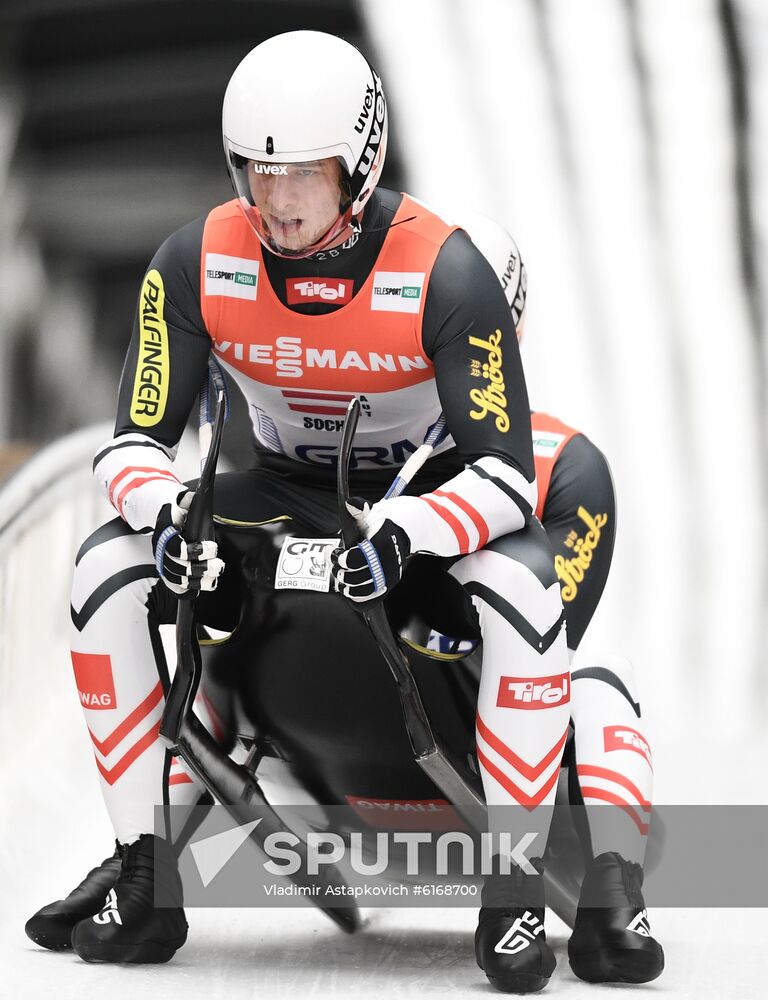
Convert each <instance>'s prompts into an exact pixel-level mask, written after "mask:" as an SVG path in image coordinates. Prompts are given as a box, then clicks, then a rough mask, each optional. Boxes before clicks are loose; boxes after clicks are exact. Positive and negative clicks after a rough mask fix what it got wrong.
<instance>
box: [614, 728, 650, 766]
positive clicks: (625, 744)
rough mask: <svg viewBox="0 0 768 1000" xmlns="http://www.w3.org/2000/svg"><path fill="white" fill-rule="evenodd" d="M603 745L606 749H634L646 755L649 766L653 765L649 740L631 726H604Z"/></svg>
mask: <svg viewBox="0 0 768 1000" xmlns="http://www.w3.org/2000/svg"><path fill="white" fill-rule="evenodd" d="M603 745H604V747H605V749H606V751H610V750H632V751H634V752H635V753H639V754H640V756H641V757H645V759H646V760H647V761H648V764H649V766H650V767H651V768H652V767H653V761H652V759H651V748H650V746H649V745H648V742H647V740H646V739H645V737H644V736H642V735H641V734H640V733H638V731H637V730H636V729H632V727H631V726H604V727H603Z"/></svg>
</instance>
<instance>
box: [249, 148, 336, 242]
mask: <svg viewBox="0 0 768 1000" xmlns="http://www.w3.org/2000/svg"><path fill="white" fill-rule="evenodd" d="M248 184H249V187H250V189H251V195H252V197H253V201H254V204H255V206H256V208H257V209H258V210H259V212H260V213H261V217H262V219H263V220H264V223H265V225H266V227H267V228H268V230H269V232H270V233H271V235H272V238H273V239H274V241H275V243H277V244H278V245H279V246H281V247H284V248H285V249H286V250H291V251H294V252H295V251H301V250H304V249H305V248H306V247H310V246H312V245H313V244H314V243H316V242H317V241H318V240H319V239H320V237H321V236H323V235H324V234H325V233H327V232H328V230H329V229H330V228H331V227H332V226H333V225H334V224H335V223H336V222H337V221H338V218H339V202H340V199H341V197H342V177H341V166H340V165H339V161H338V160H337V159H336V158H335V157H328V158H327V159H324V160H312V161H308V162H306V163H258V162H256V161H254V160H251V161H250V162H249V163H248Z"/></svg>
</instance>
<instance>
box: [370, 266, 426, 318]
mask: <svg viewBox="0 0 768 1000" xmlns="http://www.w3.org/2000/svg"><path fill="white" fill-rule="evenodd" d="M424 277H425V274H424V272H407V271H377V272H376V273H375V274H374V276H373V292H372V294H371V309H372V310H374V311H377V312H404V313H418V311H419V309H420V307H421V293H422V290H423V288H424Z"/></svg>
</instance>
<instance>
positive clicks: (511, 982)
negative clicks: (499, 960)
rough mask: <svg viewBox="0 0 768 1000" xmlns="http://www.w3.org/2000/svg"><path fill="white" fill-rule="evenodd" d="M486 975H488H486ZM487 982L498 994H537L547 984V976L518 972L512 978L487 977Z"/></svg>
mask: <svg viewBox="0 0 768 1000" xmlns="http://www.w3.org/2000/svg"><path fill="white" fill-rule="evenodd" d="M486 975H488V974H487V973H486ZM488 982H489V983H490V984H491V986H493V987H494V988H495V989H497V990H498V991H499V992H500V993H538V992H539V990H543V989H544V987H545V986H546V985H547V983H548V982H549V976H537V975H535V974H534V973H532V972H519V973H517V974H515V975H514V976H505V977H503V978H502V977H501V976H496V977H494V978H491V976H488Z"/></svg>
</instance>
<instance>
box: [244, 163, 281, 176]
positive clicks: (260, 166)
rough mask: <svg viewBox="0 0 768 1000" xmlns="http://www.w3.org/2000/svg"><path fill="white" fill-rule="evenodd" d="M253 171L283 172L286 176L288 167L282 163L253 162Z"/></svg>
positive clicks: (263, 172) (260, 172)
mask: <svg viewBox="0 0 768 1000" xmlns="http://www.w3.org/2000/svg"><path fill="white" fill-rule="evenodd" d="M253 172H254V173H255V174H284V175H286V176H287V174H288V167H287V166H286V165H285V164H284V163H254V165H253Z"/></svg>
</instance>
